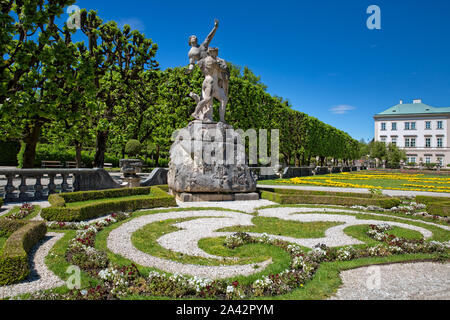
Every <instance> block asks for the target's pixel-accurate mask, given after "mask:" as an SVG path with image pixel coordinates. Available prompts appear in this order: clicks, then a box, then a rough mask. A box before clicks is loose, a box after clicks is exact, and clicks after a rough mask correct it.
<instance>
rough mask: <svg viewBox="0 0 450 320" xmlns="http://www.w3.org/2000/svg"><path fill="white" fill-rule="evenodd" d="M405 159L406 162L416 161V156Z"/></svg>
mask: <svg viewBox="0 0 450 320" xmlns="http://www.w3.org/2000/svg"><path fill="white" fill-rule="evenodd" d="M407 161H408V163H416V157H408V158H407Z"/></svg>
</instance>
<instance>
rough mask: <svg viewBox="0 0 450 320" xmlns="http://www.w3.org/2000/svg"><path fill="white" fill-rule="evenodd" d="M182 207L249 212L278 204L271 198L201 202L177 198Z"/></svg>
mask: <svg viewBox="0 0 450 320" xmlns="http://www.w3.org/2000/svg"><path fill="white" fill-rule="evenodd" d="M177 204H178V206H179V207H180V208H214V207H217V208H224V209H231V210H239V211H243V212H247V213H252V212H254V211H255V210H256V209H257V208H261V207H264V206H271V205H273V204H276V203H275V202H272V201H269V200H264V199H261V200H249V201H217V202H214V201H200V202H182V201H180V200H177Z"/></svg>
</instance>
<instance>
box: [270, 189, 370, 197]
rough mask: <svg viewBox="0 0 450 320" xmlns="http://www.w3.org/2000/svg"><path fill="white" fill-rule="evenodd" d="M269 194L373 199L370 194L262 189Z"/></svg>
mask: <svg viewBox="0 0 450 320" xmlns="http://www.w3.org/2000/svg"><path fill="white" fill-rule="evenodd" d="M263 190H267V191H270V192H275V193H280V194H290V195H292V194H301V195H317V196H330V195H332V196H338V197H352V198H370V199H373V198H374V196H373V195H372V194H371V193H356V192H334V191H317V190H297V189H271V188H264V189H263Z"/></svg>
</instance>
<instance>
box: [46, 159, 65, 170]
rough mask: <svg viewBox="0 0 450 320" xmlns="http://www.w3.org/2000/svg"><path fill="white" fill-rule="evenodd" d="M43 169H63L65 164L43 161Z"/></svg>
mask: <svg viewBox="0 0 450 320" xmlns="http://www.w3.org/2000/svg"><path fill="white" fill-rule="evenodd" d="M41 167H42V168H62V167H63V164H62V163H61V161H49V160H43V161H42V162H41Z"/></svg>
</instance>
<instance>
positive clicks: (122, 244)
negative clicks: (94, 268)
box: [107, 210, 272, 279]
mask: <svg viewBox="0 0 450 320" xmlns="http://www.w3.org/2000/svg"><path fill="white" fill-rule="evenodd" d="M238 215H239V216H242V219H246V221H248V219H247V218H245V216H247V215H245V214H242V213H238V212H227V211H212V210H203V211H185V212H165V213H157V214H152V215H147V216H142V217H138V218H136V219H133V220H131V221H129V222H127V223H124V224H122V225H121V226H120V227H118V228H116V229H114V230H113V231H111V232H110V234H109V236H108V241H107V246H108V249H109V250H111V251H112V252H114V253H116V254H118V255H121V256H123V257H125V258H127V259H130V260H132V261H134V262H136V263H138V264H140V265H142V266H147V267H154V268H158V269H160V270H163V271H166V272H170V273H176V272H178V273H182V274H187V275H191V276H198V277H203V278H210V279H223V278H229V277H233V276H237V275H251V274H254V273H257V272H261V271H262V270H263V269H264V268H265V267H266V266H268V265H269V264H270V263H271V262H272V260H271V259H269V260H266V261H264V262H261V263H257V264H247V265H232V266H203V265H193V264H183V263H180V262H175V261H171V260H167V259H163V258H159V257H155V256H152V255H149V254H146V253H144V252H142V251H139V250H138V249H136V248H135V247H134V246H133V244H132V242H131V235H132V234H133V233H134V232H135V231H137V230H138V229H140V228H142V227H143V226H145V225H147V224H149V223H153V222H158V221H163V220H167V219H179V218H189V217H225V218H231V219H236V217H237V216H238ZM218 220H220V219H218ZM207 236H208V235H207ZM172 241H173V243H172V244H170V246H171V247H172V248H173V247H182V246H184V250H189V249H192V250H194V253H198V252H199V250H201V249H200V248H198V246H197V243H195V248H191V245H193V242H189V241H187V242H185V239H179V238H178V237H174V238H172ZM166 242H167V241H166ZM205 254H206V252H205ZM256 266H257V268H255V267H256Z"/></svg>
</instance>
